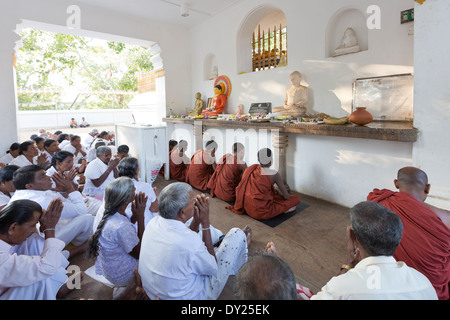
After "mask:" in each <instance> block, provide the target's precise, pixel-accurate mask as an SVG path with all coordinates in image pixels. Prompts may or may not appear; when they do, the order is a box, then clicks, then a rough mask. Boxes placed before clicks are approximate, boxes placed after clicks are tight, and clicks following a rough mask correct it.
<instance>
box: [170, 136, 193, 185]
mask: <svg viewBox="0 0 450 320" xmlns="http://www.w3.org/2000/svg"><path fill="white" fill-rule="evenodd" d="M186 149H187V141H186V140H181V141H180V143H179V144H178V145H176V146H175V147H174V148H173V149H172V151H171V152H170V156H169V168H170V170H169V172H170V179H174V180H177V181H180V182H185V181H186V171H187V169H188V167H189V163H190V162H191V161H190V159H189V158H188V157H187V156H186V155H185V153H184V152H185V151H186Z"/></svg>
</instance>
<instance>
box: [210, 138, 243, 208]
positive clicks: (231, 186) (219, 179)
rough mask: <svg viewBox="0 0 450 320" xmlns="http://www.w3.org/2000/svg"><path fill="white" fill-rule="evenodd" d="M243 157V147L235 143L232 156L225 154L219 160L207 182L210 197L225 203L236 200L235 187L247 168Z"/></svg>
mask: <svg viewBox="0 0 450 320" xmlns="http://www.w3.org/2000/svg"><path fill="white" fill-rule="evenodd" d="M244 155H245V148H244V145H243V144H242V143H239V142H236V143H234V144H233V154H231V153H227V154H225V155H224V156H223V157H222V158H221V159H220V160H219V162H218V164H217V168H216V170H215V171H214V174H213V175H212V176H211V179H209V182H208V189H210V194H211V197H214V196H216V197H217V198H219V199H221V200H223V201H226V202H234V201H235V200H236V187H237V186H238V184H239V182H240V181H241V178H242V174H243V173H244V171H245V169H246V168H247V164H246V163H245V162H244V161H243V160H244Z"/></svg>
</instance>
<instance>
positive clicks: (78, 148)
mask: <svg viewBox="0 0 450 320" xmlns="http://www.w3.org/2000/svg"><path fill="white" fill-rule="evenodd" d="M64 151H69V152H70V153H72V154H73V165H74V167H76V168H78V167H80V166H81V160H82V159H85V157H86V155H87V152H86V150H85V149H84V147H83V146H82V145H81V138H80V136H77V135H73V136H71V137H70V144H68V145H66V146H65V147H64Z"/></svg>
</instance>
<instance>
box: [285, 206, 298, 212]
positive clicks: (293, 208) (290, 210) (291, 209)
mask: <svg viewBox="0 0 450 320" xmlns="http://www.w3.org/2000/svg"><path fill="white" fill-rule="evenodd" d="M295 209H297V206H295V207H292V208H290V209H289V210H287V211H285V212H284V213H288V212H292V211H294V210H295Z"/></svg>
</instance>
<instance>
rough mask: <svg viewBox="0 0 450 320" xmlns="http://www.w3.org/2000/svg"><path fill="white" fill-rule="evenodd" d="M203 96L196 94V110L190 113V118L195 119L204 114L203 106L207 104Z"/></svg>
mask: <svg viewBox="0 0 450 320" xmlns="http://www.w3.org/2000/svg"><path fill="white" fill-rule="evenodd" d="M201 98H202V94H201V93H200V92H197V93H196V94H195V99H196V100H195V105H194V109H192V110H191V111H189V112H188V116H191V117H195V116H199V115H201V114H202V110H203V106H204V105H205V102H204V101H203V100H202V99H201Z"/></svg>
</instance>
